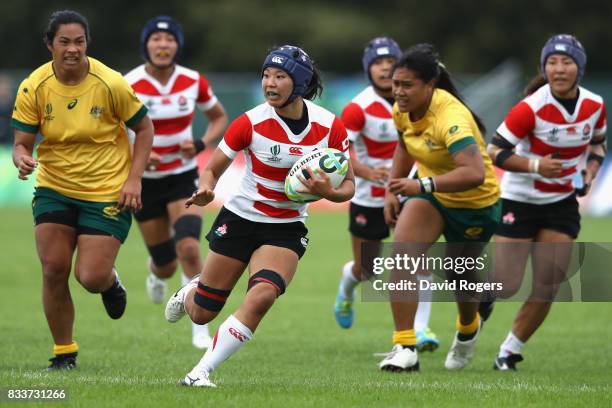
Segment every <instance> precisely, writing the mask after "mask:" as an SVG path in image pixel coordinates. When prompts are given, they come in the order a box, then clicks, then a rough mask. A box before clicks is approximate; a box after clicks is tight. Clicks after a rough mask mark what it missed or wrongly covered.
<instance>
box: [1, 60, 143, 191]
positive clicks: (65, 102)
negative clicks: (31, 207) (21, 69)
mask: <svg viewBox="0 0 612 408" xmlns="http://www.w3.org/2000/svg"><path fill="white" fill-rule="evenodd" d="M88 60H89V72H88V74H87V77H86V78H85V79H84V80H83V81H82V82H81V83H79V84H78V85H74V86H68V85H64V84H62V83H60V82H59V81H58V80H57V78H56V76H55V74H54V71H53V66H52V63H51V62H48V63H46V64H44V65H43V66H41V67H39V68H38V69H36V70H35V71H34V72H32V73H31V74H30V76H29V77H28V78H26V79H25V80H24V81H23V82H22V83H21V85H19V90H18V91H17V98H16V101H15V108H14V110H13V119H12V123H11V124H12V126H13V127H14V128H16V129H18V130H21V131H23V132H27V133H33V134H36V133H37V132H39V133H40V134H41V135H42V141H41V143H40V144H39V145H38V149H37V156H38V163H39V165H38V173H37V176H36V186H37V187H46V188H50V189H53V190H55V191H57V192H59V193H61V194H64V195H66V196H68V197H71V198H76V199H80V200H87V201H116V200H117V199H118V198H119V192H120V190H121V187H122V186H123V183H124V182H125V180H126V179H127V176H128V172H129V169H130V166H131V157H130V147H129V140H128V136H127V129H126V125H127V126H134V125H136V124H137V123H138V122H139V121H140V120H141V119H142V117H143V116H144V115H146V113H147V108H146V107H145V106H144V105H143V104H142V102H140V100H139V99H138V98H137V97H136V95H135V94H134V91H133V90H132V88H131V87H130V86H129V85H128V83H127V82H126V81H125V79H124V78H123V76H122V75H121V74H120V73H118V72H116V71H113V70H112V69H110V68H108V67H107V66H105V65H104V64H102V63H101V62H99V61H97V60H95V59H93V58H88Z"/></svg>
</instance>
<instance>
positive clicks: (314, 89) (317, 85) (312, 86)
mask: <svg viewBox="0 0 612 408" xmlns="http://www.w3.org/2000/svg"><path fill="white" fill-rule="evenodd" d="M312 68H313V70H312V79H311V80H310V83H309V84H308V89H307V90H306V93H305V94H304V99H308V100H310V101H311V100H313V99H314V98H316V97H317V96H321V95H322V94H323V81H322V80H321V71H319V68H317V65H316V64H315V62H314V61H313V62H312Z"/></svg>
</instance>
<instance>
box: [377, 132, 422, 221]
mask: <svg viewBox="0 0 612 408" xmlns="http://www.w3.org/2000/svg"><path fill="white" fill-rule="evenodd" d="M392 163H393V164H392V165H391V171H390V172H389V184H388V186H387V190H386V191H385V204H384V205H385V206H384V210H383V213H384V216H385V222H386V223H387V224H389V225H391V226H394V225H395V223H396V221H397V216H398V215H399V212H400V202H399V199H398V198H397V194H398V193H397V187H396V186H400V185H404V184H411V183H417V184H418V182H417V181H416V180H410V179H406V176H408V174H410V169H412V166H414V158H412V156H410V154H409V153H408V151H407V150H406V147H405V146H404V142H403V140H402V138H401V136H400V142H399V143H398V144H397V147H396V148H395V152H394V153H393V162H392ZM417 187H418V186H417ZM417 194H418V193H417Z"/></svg>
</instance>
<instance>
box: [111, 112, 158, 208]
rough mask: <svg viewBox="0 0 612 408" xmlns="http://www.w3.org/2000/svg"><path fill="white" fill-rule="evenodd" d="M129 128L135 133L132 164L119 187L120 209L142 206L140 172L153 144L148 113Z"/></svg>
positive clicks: (145, 163)
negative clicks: (121, 185) (125, 178)
mask: <svg viewBox="0 0 612 408" xmlns="http://www.w3.org/2000/svg"><path fill="white" fill-rule="evenodd" d="M131 129H132V130H133V131H134V133H136V136H135V138H134V152H133V154H132V166H131V167H130V172H129V173H128V177H127V180H126V181H125V183H124V184H123V187H122V188H121V193H120V195H119V201H118V202H117V207H119V208H121V209H122V210H129V209H130V208H131V209H134V210H140V209H141V208H142V197H141V192H142V191H141V190H142V173H144V170H145V166H146V165H147V161H148V159H149V155H150V154H151V147H152V146H153V122H152V121H151V118H150V117H149V115H145V116H144V117H143V118H142V119H141V120H140V121H139V122H138V123H136V124H135V125H133V126H132V127H131Z"/></svg>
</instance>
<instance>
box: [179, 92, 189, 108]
mask: <svg viewBox="0 0 612 408" xmlns="http://www.w3.org/2000/svg"><path fill="white" fill-rule="evenodd" d="M178 104H179V110H180V111H186V110H187V109H189V106H187V98H185V97H184V96H183V95H181V96H180V97H179V100H178Z"/></svg>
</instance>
